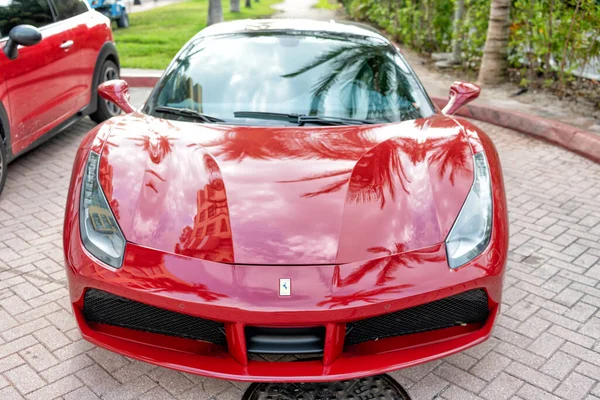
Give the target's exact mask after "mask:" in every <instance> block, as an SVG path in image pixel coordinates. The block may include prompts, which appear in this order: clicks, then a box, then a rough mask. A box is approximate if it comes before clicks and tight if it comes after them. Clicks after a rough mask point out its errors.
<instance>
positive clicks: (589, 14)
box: [344, 0, 600, 85]
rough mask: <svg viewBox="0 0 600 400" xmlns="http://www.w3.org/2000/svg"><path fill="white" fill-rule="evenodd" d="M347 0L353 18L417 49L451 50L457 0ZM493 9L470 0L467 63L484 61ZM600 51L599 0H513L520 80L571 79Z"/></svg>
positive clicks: (464, 37) (512, 52)
mask: <svg viewBox="0 0 600 400" xmlns="http://www.w3.org/2000/svg"><path fill="white" fill-rule="evenodd" d="M344 5H345V7H346V9H347V11H348V13H349V14H350V16H351V17H352V18H354V19H357V20H362V21H369V22H372V23H374V24H376V25H377V26H379V27H380V28H382V29H384V30H386V31H387V32H388V33H389V34H390V35H391V36H392V37H393V38H394V39H395V40H397V41H398V42H400V43H403V44H404V45H407V46H409V47H411V48H413V49H415V50H417V51H418V52H421V53H432V52H449V51H450V50H451V42H452V34H453V29H452V18H453V15H454V0H344ZM489 9H490V0H465V17H464V20H463V25H462V27H461V30H460V37H459V40H460V43H461V45H462V52H463V53H462V54H463V60H464V64H465V66H467V67H470V68H474V69H477V68H478V66H479V64H480V61H481V56H482V52H483V46H484V44H485V38H486V33H487V25H488V17H489ZM571 21H574V22H573V26H572V27H571ZM599 56H600V0H513V1H512V8H511V27H510V45H509V55H508V57H509V62H510V65H511V66H512V67H513V68H517V69H520V70H522V71H521V72H522V73H521V76H522V77H523V79H522V81H521V84H523V85H527V84H528V83H529V82H530V80H532V79H535V80H537V81H540V80H545V81H544V82H545V83H546V84H551V83H553V82H555V81H557V80H562V79H563V78H564V79H570V73H571V72H572V71H573V70H575V69H576V68H578V67H582V66H585V65H587V64H588V62H589V61H590V60H591V59H594V58H595V57H599ZM563 60H565V62H564V63H563ZM566 60H568V61H566ZM561 69H562V70H563V72H561Z"/></svg>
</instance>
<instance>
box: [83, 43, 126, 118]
mask: <svg viewBox="0 0 600 400" xmlns="http://www.w3.org/2000/svg"><path fill="white" fill-rule="evenodd" d="M107 59H111V60H112V61H114V62H115V64H117V67H118V68H119V69H121V63H120V62H119V55H118V53H117V48H116V46H115V44H114V43H113V42H105V43H104V44H103V45H102V47H101V48H100V52H99V53H98V58H96V66H95V67H94V77H93V79H92V99H91V100H90V104H88V105H87V106H86V107H85V108H84V109H83V110H81V113H82V114H83V115H89V114H93V113H94V112H96V110H97V109H98V85H99V84H100V69H101V68H102V64H104V61H106V60H107Z"/></svg>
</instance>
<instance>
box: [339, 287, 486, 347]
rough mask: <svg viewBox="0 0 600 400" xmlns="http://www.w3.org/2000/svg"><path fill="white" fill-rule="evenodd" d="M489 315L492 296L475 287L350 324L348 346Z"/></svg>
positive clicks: (347, 329) (348, 327) (482, 320)
mask: <svg viewBox="0 0 600 400" xmlns="http://www.w3.org/2000/svg"><path fill="white" fill-rule="evenodd" d="M488 314H489V309H488V298H487V295H486V293H485V291H484V290H482V289H476V290H471V291H468V292H464V293H461V294H457V295H455V296H451V297H446V298H445V299H441V300H436V301H433V302H431V303H427V304H423V305H420V306H417V307H412V308H407V309H405V310H400V311H397V312H395V313H391V314H385V315H380V316H378V317H373V318H367V319H363V320H360V321H356V322H352V323H349V324H348V325H346V342H345V346H346V347H348V346H353V345H355V344H359V343H363V342H368V341H370V340H376V339H383V338H388V337H393V336H402V335H408V334H411V333H419V332H425V331H431V330H434V329H442V328H449V327H452V326H457V325H461V324H472V323H478V322H485V321H486V320H487V317H488Z"/></svg>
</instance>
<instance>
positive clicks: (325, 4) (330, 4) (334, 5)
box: [315, 0, 341, 10]
mask: <svg viewBox="0 0 600 400" xmlns="http://www.w3.org/2000/svg"><path fill="white" fill-rule="evenodd" d="M340 5H341V4H340V3H338V2H337V1H336V0H319V2H318V3H317V4H315V8H324V9H326V10H337V9H338V8H340Z"/></svg>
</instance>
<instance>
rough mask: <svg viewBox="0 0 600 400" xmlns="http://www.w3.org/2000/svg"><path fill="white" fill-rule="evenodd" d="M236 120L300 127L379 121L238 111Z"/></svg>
mask: <svg viewBox="0 0 600 400" xmlns="http://www.w3.org/2000/svg"><path fill="white" fill-rule="evenodd" d="M233 116H234V117H236V118H256V119H269V120H275V121H286V122H290V123H296V124H298V125H299V126H303V125H304V124H318V125H355V124H377V123H379V122H377V121H370V120H366V119H357V118H341V117H328V116H321V115H305V114H285V113H273V112H262V111H236V112H234V113H233Z"/></svg>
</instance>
